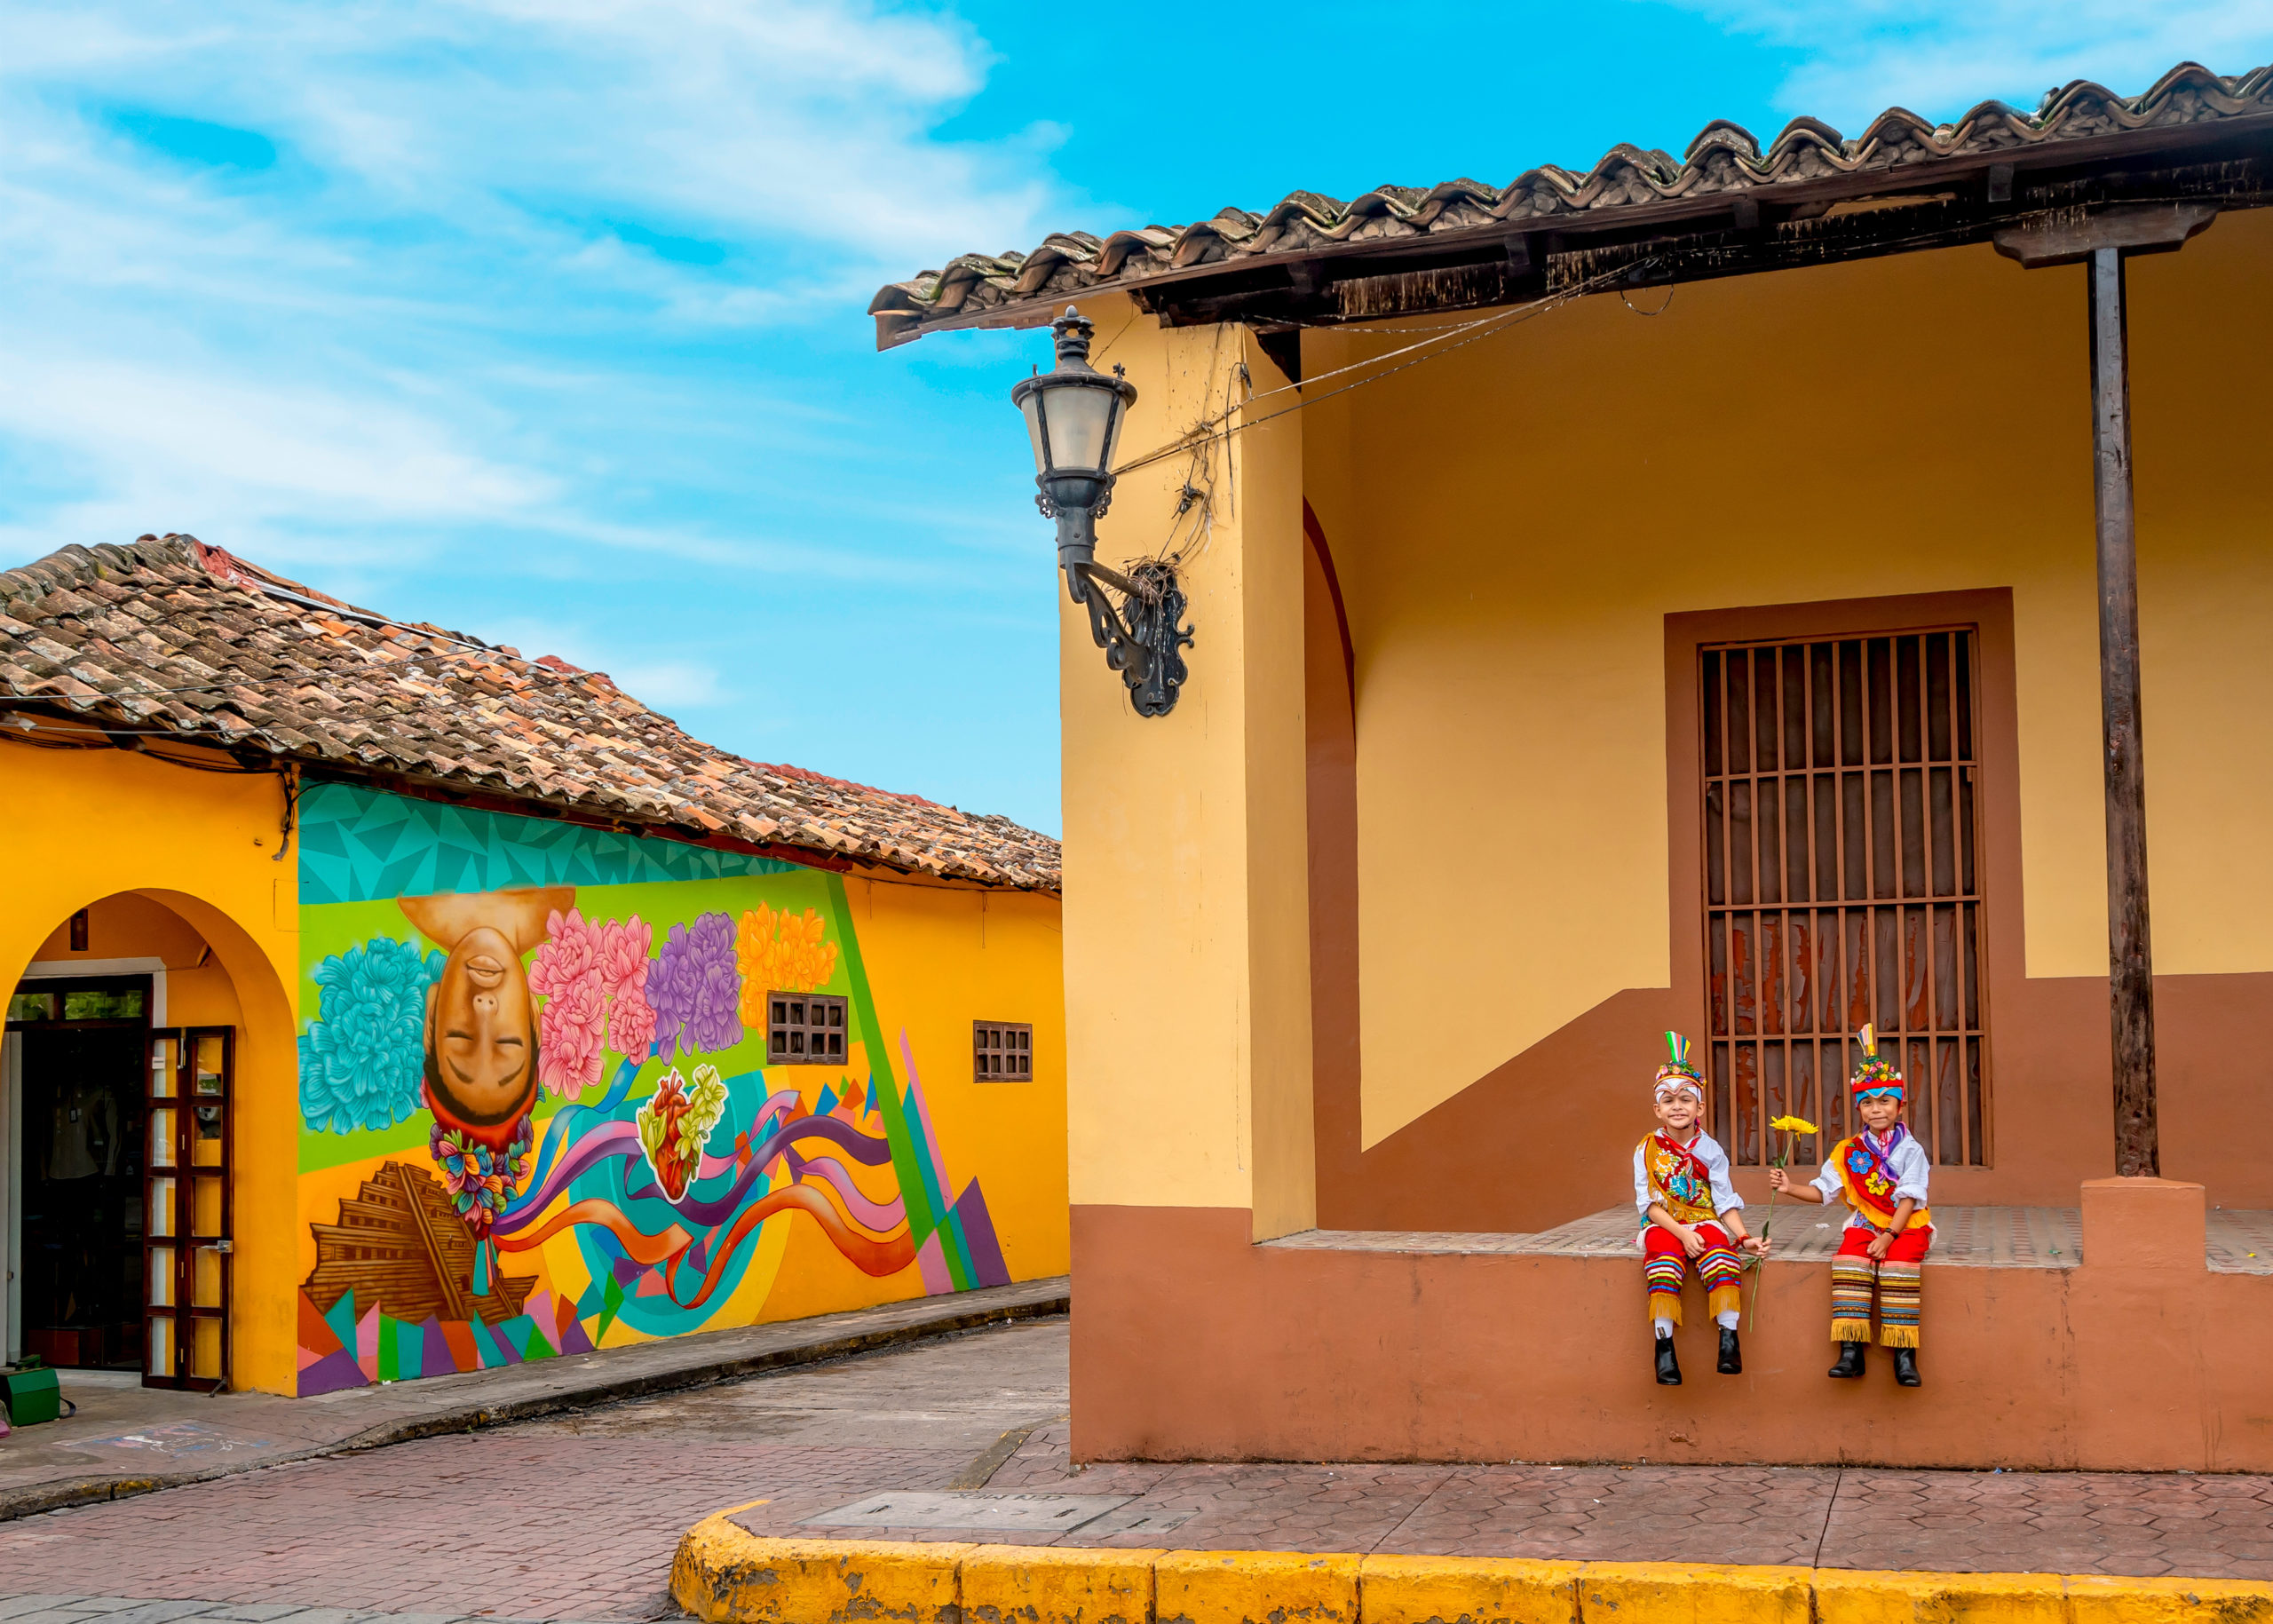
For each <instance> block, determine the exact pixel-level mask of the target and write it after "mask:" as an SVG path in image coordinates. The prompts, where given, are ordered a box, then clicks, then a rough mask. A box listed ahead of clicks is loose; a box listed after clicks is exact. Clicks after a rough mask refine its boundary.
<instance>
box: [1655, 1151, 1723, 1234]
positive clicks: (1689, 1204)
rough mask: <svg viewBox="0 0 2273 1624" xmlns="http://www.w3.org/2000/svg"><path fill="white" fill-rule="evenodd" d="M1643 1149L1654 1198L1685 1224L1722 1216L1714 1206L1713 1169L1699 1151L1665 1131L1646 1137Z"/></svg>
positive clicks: (1708, 1221)
mask: <svg viewBox="0 0 2273 1624" xmlns="http://www.w3.org/2000/svg"><path fill="white" fill-rule="evenodd" d="M1641 1151H1642V1167H1643V1170H1644V1171H1645V1172H1647V1173H1648V1174H1649V1176H1650V1199H1651V1200H1653V1201H1655V1202H1656V1203H1657V1204H1658V1205H1659V1206H1660V1207H1662V1208H1665V1209H1666V1210H1667V1212H1669V1213H1671V1214H1672V1215H1673V1216H1675V1217H1676V1218H1678V1219H1680V1220H1681V1222H1683V1224H1710V1223H1713V1222H1714V1221H1715V1220H1716V1219H1717V1218H1719V1216H1721V1215H1720V1214H1719V1213H1717V1212H1715V1210H1714V1209H1713V1174H1712V1169H1711V1168H1707V1166H1706V1165H1705V1162H1704V1161H1703V1159H1702V1158H1701V1157H1699V1155H1698V1154H1697V1153H1696V1152H1694V1151H1692V1150H1691V1149H1690V1148H1689V1147H1688V1146H1687V1145H1676V1144H1675V1143H1674V1142H1673V1141H1672V1140H1671V1139H1668V1138H1667V1137H1665V1135H1663V1134H1661V1133H1653V1134H1651V1136H1650V1137H1648V1138H1646V1139H1644V1140H1643V1141H1642V1145H1641Z"/></svg>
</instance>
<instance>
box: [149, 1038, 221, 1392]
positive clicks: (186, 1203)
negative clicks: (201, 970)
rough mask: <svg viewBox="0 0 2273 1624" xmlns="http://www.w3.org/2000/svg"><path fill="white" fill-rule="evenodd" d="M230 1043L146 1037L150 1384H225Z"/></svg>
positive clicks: (209, 1386)
mask: <svg viewBox="0 0 2273 1624" xmlns="http://www.w3.org/2000/svg"><path fill="white" fill-rule="evenodd" d="M235 1040H236V1034H235V1032H234V1029H232V1028H230V1027H227V1026H189V1027H184V1028H178V1029H167V1030H163V1031H159V1032H154V1033H153V1034H151V1044H150V1100H149V1106H150V1108H149V1115H148V1121H149V1129H148V1132H149V1135H150V1154H149V1159H148V1162H147V1174H146V1176H145V1179H146V1191H147V1193H146V1195H145V1198H144V1201H143V1255H144V1262H145V1268H144V1274H143V1281H144V1319H145V1341H144V1348H145V1353H146V1358H145V1360H144V1365H143V1375H142V1382H143V1385H144V1386H146V1387H186V1388H194V1389H199V1390H205V1389H210V1388H216V1387H221V1386H225V1385H226V1383H227V1381H228V1346H229V1275H230V1264H231V1256H230V1254H231V1248H232V1240H231V1236H230V1231H229V1225H230V1216H231V1215H230V1185H229V1147H230V1140H231V1138H232V1137H233V1135H232V1132H231V1129H232V1126H233V1125H232V1122H231V1120H230V1119H231V1117H232V1115H233V1114H234V1096H235V1089H234V1058H235V1048H236V1042H235Z"/></svg>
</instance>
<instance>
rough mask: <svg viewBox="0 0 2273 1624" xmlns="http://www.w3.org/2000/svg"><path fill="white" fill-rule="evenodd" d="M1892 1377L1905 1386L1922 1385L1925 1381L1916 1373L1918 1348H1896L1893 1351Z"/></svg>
mask: <svg viewBox="0 0 2273 1624" xmlns="http://www.w3.org/2000/svg"><path fill="white" fill-rule="evenodd" d="M1894 1379H1895V1380H1896V1381H1897V1382H1900V1383H1901V1384H1902V1385H1903V1386H1905V1387H1923V1386H1924V1385H1925V1381H1924V1379H1923V1378H1922V1377H1921V1376H1920V1375H1919V1374H1918V1350H1917V1349H1915V1348H1897V1349H1896V1350H1895V1351H1894Z"/></svg>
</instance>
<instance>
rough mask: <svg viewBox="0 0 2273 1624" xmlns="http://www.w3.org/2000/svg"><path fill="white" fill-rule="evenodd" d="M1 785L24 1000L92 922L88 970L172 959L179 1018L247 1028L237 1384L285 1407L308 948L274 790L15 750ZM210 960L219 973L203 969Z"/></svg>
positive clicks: (110, 760) (3, 766) (14, 951)
mask: <svg viewBox="0 0 2273 1624" xmlns="http://www.w3.org/2000/svg"><path fill="white" fill-rule="evenodd" d="M0 773H4V774H5V775H6V777H5V781H6V785H7V790H8V811H9V829H10V837H11V846H12V851H13V852H15V854H16V856H15V860H14V861H12V863H11V864H10V865H9V875H8V884H7V891H6V899H5V902H4V905H0V983H4V984H5V985H6V986H14V985H15V982H16V978H17V977H18V976H19V975H20V974H21V972H22V970H23V968H24V966H25V965H26V964H28V963H31V962H32V961H33V960H35V959H42V958H56V959H67V958H69V957H70V956H71V955H70V954H69V952H68V950H67V947H64V950H62V951H57V950H55V949H54V947H50V946H49V945H48V944H49V943H50V941H51V939H52V938H54V937H55V935H56V933H57V931H58V926H59V922H61V921H65V920H67V919H68V918H69V916H70V915H72V914H73V913H75V911H77V910H78V909H80V908H82V907H91V909H92V916H91V920H90V925H91V931H90V939H89V943H88V953H87V956H89V957H91V958H98V957H99V958H142V957H156V958H162V959H163V960H164V961H165V963H166V966H167V983H168V985H167V1002H168V1008H167V1017H168V1018H169V1020H170V1021H172V1022H174V1023H175V1024H177V1025H179V1024H199V1023H204V1022H208V1021H210V1022H214V1023H216V1024H220V1023H226V1024H229V1025H234V1026H237V1027H238V1031H239V1036H238V1048H237V1056H236V1086H237V1097H236V1105H237V1116H236V1121H235V1124H234V1131H235V1139H234V1152H235V1156H236V1177H235V1200H236V1211H235V1222H234V1227H235V1231H236V1234H235V1239H236V1241H237V1248H236V1253H235V1264H234V1268H235V1275H236V1278H235V1287H234V1297H235V1302H234V1319H233V1321H232V1327H231V1329H232V1343H231V1349H230V1360H231V1370H232V1374H233V1378H234V1383H235V1385H237V1386H239V1387H254V1388H260V1389H263V1390H266V1391H270V1392H289V1391H290V1390H291V1388H292V1380H293V1351H292V1349H293V1343H292V1335H293V1321H292V1300H293V1287H294V1284H295V1279H296V1277H295V1275H294V1273H293V1264H294V1258H295V1252H294V1248H293V1244H292V1215H293V1203H294V1194H295V1192H294V1181H293V1173H294V1167H295V1159H296V1153H295V1142H296V1134H297V1127H298V1110H297V1072H296V1069H295V1067H296V1055H295V1050H294V1045H293V1035H292V1033H293V1021H294V1015H295V1010H294V1006H293V988H294V985H295V983H296V981H297V956H298V951H299V948H298V931H297V867H296V865H295V864H294V863H293V861H292V860H290V858H289V857H288V858H287V859H286V860H284V861H283V862H281V863H279V862H274V861H272V859H273V857H274V856H275V854H276V851H277V838H278V829H279V827H280V824H281V820H282V813H283V795H282V792H281V788H280V786H279V782H278V780H277V779H276V778H275V777H273V776H272V775H267V774H252V775H247V776H242V777H238V776H232V775H226V774H220V773H210V772H192V771H187V770H185V769H183V768H180V767H174V766H168V765H165V764H161V763H158V762H155V761H153V760H151V759H150V758H148V757H143V756H138V755H135V754H132V753H131V752H125V751H118V750H91V751H59V750H58V751H50V750H42V749H32V748H29V747H28V746H20V745H6V744H0ZM122 893H131V894H128V895H122ZM106 898H110V899H115V900H114V901H112V902H109V903H106V902H105V901H104V900H103V899H106ZM58 946H62V944H58ZM205 946H210V947H211V948H212V949H213V955H212V959H211V960H210V962H209V963H208V965H207V966H206V967H205V968H204V969H202V970H199V969H197V968H196V958H197V949H198V948H200V947H205Z"/></svg>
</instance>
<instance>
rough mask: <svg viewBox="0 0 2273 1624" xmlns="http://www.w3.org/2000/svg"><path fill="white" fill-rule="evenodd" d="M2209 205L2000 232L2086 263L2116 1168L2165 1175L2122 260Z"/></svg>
mask: <svg viewBox="0 0 2273 1624" xmlns="http://www.w3.org/2000/svg"><path fill="white" fill-rule="evenodd" d="M2216 218H2218V210H2217V207H2216V205H2214V204H2212V203H2146V204H2119V205H2117V206H2115V207H2112V208H2107V209H2102V210H2097V211H2096V212H2093V213H2089V214H2086V215H2082V216H2080V217H2079V216H2078V215H2076V214H2075V213H2073V212H2071V211H2067V210H2048V211H2047V212H2045V213H2043V214H2040V215H2038V216H2035V217H2033V218H2030V219H2026V220H2023V221H2020V222H2018V223H2016V225H2014V226H2009V227H2008V228H2006V229H2005V230H2003V231H2000V232H1999V233H1998V234H1997V235H1996V238H1995V242H1996V245H1997V251H1998V252H1999V253H2000V254H2003V255H2004V256H2006V257H2008V258H2011V259H2017V260H2019V261H2020V262H2021V264H2023V265H2026V266H2028V267H2029V268H2030V269H2031V270H2034V269H2037V268H2038V267H2039V266H2043V265H2074V264H2076V263H2077V262H2079V261H2081V262H2082V263H2083V265H2084V266H2085V269H2086V272H2087V275H2088V276H2089V278H2090V281H2089V282H2088V284H2087V289H2088V294H2089V305H2090V315H2091V337H2092V498H2093V507H2094V509H2095V512H2096V515H2097V519H2098V525H2097V528H2098V536H2099V550H2098V551H2099V701H2100V728H2101V738H2102V740H2103V742H2104V744H2105V746H2106V762H2105V766H2106V770H2107V958H2108V975H2107V982H2108V1025H2109V1030H2110V1035H2111V1039H2112V1049H2113V1058H2114V1062H2115V1068H2114V1069H2115V1171H2116V1173H2117V1175H2118V1176H2121V1177H2124V1178H2156V1177H2159V1176H2161V1174H2162V1146H2161V1142H2160V1139H2159V1137H2158V1133H2157V1130H2156V1126H2155V968H2154V955H2153V954H2152V952H2151V951H2150V947H2149V943H2148V936H2147V780H2146V768H2145V764H2144V759H2143V751H2142V748H2141V744H2140V738H2139V558H2138V551H2137V548H2136V546H2135V545H2134V527H2133V524H2132V512H2131V367H2130V355H2129V353H2128V346H2127V343H2126V333H2125V313H2124V302H2123V280H2124V279H2123V260H2124V257H2125V256H2126V255H2127V254H2167V253H2170V252H2173V251H2174V250H2177V249H2178V248H2180V247H2181V246H2182V245H2183V244H2184V243H2185V242H2187V240H2188V239H2189V238H2190V237H2193V236H2195V235H2196V234H2198V233H2201V232H2203V231H2206V230H2207V229H2208V228H2209V226H2210V225H2211V223H2212V222H2213V221H2214V220H2215V219H2216Z"/></svg>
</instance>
